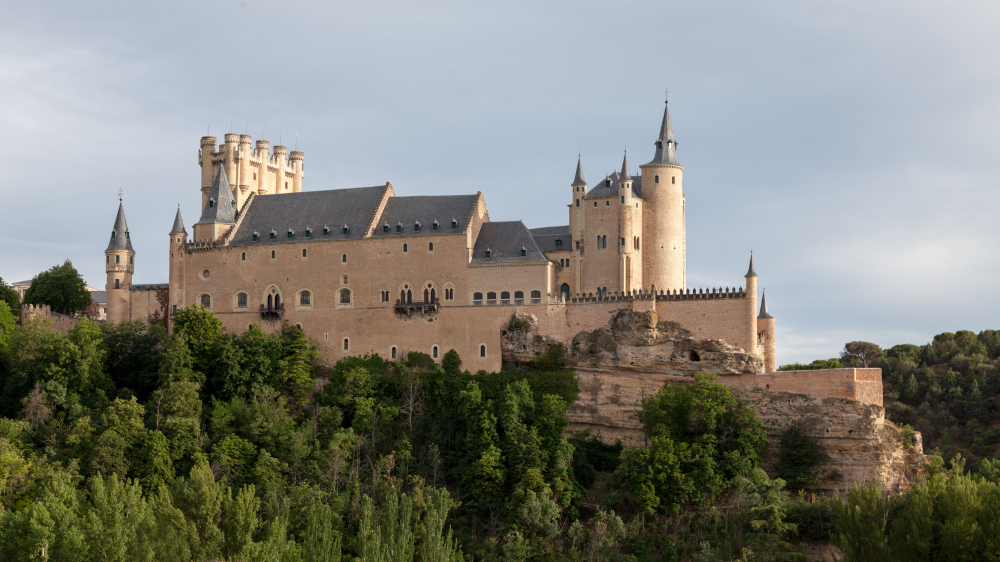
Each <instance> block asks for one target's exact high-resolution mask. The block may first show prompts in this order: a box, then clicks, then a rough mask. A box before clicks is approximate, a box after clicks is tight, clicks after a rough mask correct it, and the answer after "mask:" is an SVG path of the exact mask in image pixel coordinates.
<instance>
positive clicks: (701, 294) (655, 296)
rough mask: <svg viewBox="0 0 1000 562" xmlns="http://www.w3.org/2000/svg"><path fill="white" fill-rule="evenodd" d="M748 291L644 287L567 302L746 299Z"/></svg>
mask: <svg viewBox="0 0 1000 562" xmlns="http://www.w3.org/2000/svg"><path fill="white" fill-rule="evenodd" d="M745 298H747V292H746V290H744V289H743V287H740V288H738V289H737V288H736V287H733V288H732V289H730V288H729V287H725V290H723V287H719V288H718V289H716V288H714V287H713V288H711V289H694V290H692V289H674V290H673V292H671V291H670V290H667V291H666V292H664V291H662V290H661V291H660V292H658V293H657V292H656V291H653V290H650V291H645V290H642V289H637V290H633V291H632V292H631V293H618V291H614V292H610V291H609V292H607V293H598V294H597V295H595V294H594V293H584V294H582V295H581V294H580V293H576V294H575V295H572V296H571V297H570V298H567V299H566V304H580V303H595V302H597V303H603V302H633V301H652V300H657V301H669V300H703V299H745Z"/></svg>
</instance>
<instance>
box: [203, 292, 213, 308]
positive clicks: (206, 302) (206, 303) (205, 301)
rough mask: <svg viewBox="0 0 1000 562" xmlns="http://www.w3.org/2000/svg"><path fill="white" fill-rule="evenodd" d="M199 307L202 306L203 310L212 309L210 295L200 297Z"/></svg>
mask: <svg viewBox="0 0 1000 562" xmlns="http://www.w3.org/2000/svg"><path fill="white" fill-rule="evenodd" d="M201 306H204V307H205V308H212V297H211V295H202V296H201Z"/></svg>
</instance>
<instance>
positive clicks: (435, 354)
mask: <svg viewBox="0 0 1000 562" xmlns="http://www.w3.org/2000/svg"><path fill="white" fill-rule="evenodd" d="M431 356H432V357H434V359H437V358H438V346H436V345H435V346H434V349H433V352H432V354H431Z"/></svg>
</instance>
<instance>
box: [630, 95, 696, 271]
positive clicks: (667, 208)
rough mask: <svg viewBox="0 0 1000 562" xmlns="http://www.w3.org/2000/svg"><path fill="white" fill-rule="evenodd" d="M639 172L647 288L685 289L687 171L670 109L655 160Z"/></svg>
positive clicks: (663, 126) (641, 167) (643, 266)
mask: <svg viewBox="0 0 1000 562" xmlns="http://www.w3.org/2000/svg"><path fill="white" fill-rule="evenodd" d="M639 168H640V169H641V170H642V200H643V206H642V208H643V218H642V239H641V240H642V241H641V244H642V250H643V251H642V277H643V285H645V286H648V285H653V286H654V288H655V289H656V290H657V291H660V290H664V291H665V290H668V289H685V288H686V287H687V242H686V236H685V224H684V221H685V218H684V168H683V167H681V164H680V162H679V161H678V159H677V141H676V140H674V131H673V128H672V127H671V125H670V112H669V111H668V109H667V108H666V107H664V108H663V123H662V124H661V125H660V136H659V138H658V139H657V140H656V153H655V154H654V156H653V160H652V161H650V162H649V163H647V164H643V165H642V166H639Z"/></svg>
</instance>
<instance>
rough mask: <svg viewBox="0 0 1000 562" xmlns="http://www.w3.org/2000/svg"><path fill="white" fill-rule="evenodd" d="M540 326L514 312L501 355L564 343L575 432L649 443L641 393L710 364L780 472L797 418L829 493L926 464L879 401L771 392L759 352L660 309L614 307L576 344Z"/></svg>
mask: <svg viewBox="0 0 1000 562" xmlns="http://www.w3.org/2000/svg"><path fill="white" fill-rule="evenodd" d="M536 325H537V323H536V322H535V319H534V318H533V317H531V316H529V315H521V314H516V315H515V316H514V317H512V319H511V321H510V322H509V323H508V325H507V328H506V330H505V331H504V333H503V340H502V351H503V354H504V361H530V360H532V359H534V358H535V357H537V356H538V355H539V354H541V353H544V352H545V351H546V350H547V349H548V348H549V346H552V345H556V346H560V347H562V348H563V350H564V351H565V354H566V359H567V363H568V364H569V366H571V367H572V368H573V369H574V370H575V371H576V373H577V375H578V376H579V384H580V395H579V397H578V399H577V401H576V402H575V403H573V404H572V405H570V407H569V409H568V411H567V413H566V415H567V417H568V418H569V421H570V426H569V431H570V432H576V431H583V430H590V431H591V432H592V433H597V434H600V435H601V438H602V439H604V440H605V441H608V442H613V441H614V440H617V439H620V440H621V441H622V442H623V443H625V444H627V445H638V444H642V443H643V442H644V439H645V435H644V432H643V428H642V424H641V422H640V420H639V418H638V416H637V415H636V412H637V411H638V410H639V408H640V405H641V404H642V401H643V399H644V398H645V397H648V396H651V395H653V394H655V393H656V392H657V391H659V389H660V388H661V387H662V386H663V384H664V383H666V382H687V381H691V380H693V377H694V374H695V373H696V372H699V371H708V372H711V373H715V374H716V375H718V377H719V378H718V380H719V382H721V383H722V384H725V385H727V386H729V387H730V388H731V389H732V390H733V392H734V393H735V394H737V395H738V396H739V397H740V398H741V399H743V400H744V401H746V402H747V403H749V404H750V405H752V406H753V407H754V408H755V409H756V412H757V416H758V417H759V418H760V419H761V420H762V421H763V422H764V424H765V427H766V429H767V433H768V438H769V441H770V443H771V450H770V451H769V452H768V454H767V455H766V456H765V458H764V467H765V469H767V470H768V472H771V473H773V472H774V465H775V463H776V453H777V443H778V438H779V436H780V435H781V433H782V431H784V430H785V429H786V428H787V427H788V425H789V424H791V423H793V422H798V423H799V424H800V426H801V427H802V428H803V430H804V431H805V432H806V433H807V434H809V435H812V436H814V437H817V438H818V439H819V440H820V442H822V443H823V445H824V446H825V447H826V449H827V451H828V452H829V454H830V456H831V459H832V462H831V463H830V465H829V466H828V467H827V468H828V469H830V470H831V471H832V472H836V473H838V474H839V477H838V478H836V479H833V480H830V481H827V482H824V483H823V486H824V488H826V489H827V490H834V489H845V488H846V487H848V486H849V485H850V484H851V483H854V482H867V481H872V480H879V481H880V482H882V483H883V486H884V487H885V488H886V489H887V490H899V489H905V488H908V487H910V486H912V485H913V484H914V483H915V482H916V481H917V479H918V478H919V476H920V474H921V472H922V470H923V468H922V466H923V462H924V457H923V451H922V448H921V443H920V435H919V434H916V435H915V436H913V438H912V443H911V444H904V436H903V434H902V432H901V431H900V430H899V429H898V428H896V427H895V426H894V425H893V424H892V423H891V422H888V421H886V419H885V410H884V409H883V408H882V407H881V406H880V405H876V404H866V403H864V402H862V401H860V400H856V399H852V398H843V397H835V396H834V397H829V396H815V395H810V393H808V392H806V393H798V392H795V393H791V392H780V391H778V392H776V391H773V390H771V388H772V387H775V386H776V385H775V384H774V380H772V377H770V376H768V375H765V374H764V372H763V371H764V365H763V361H762V360H761V358H760V357H759V356H756V355H752V354H749V353H746V352H744V351H743V350H742V349H740V348H737V347H735V346H733V345H730V344H728V343H726V342H725V341H723V340H706V339H702V338H698V337H695V336H694V335H693V334H691V332H689V331H687V330H685V329H684V328H682V327H680V326H679V325H677V324H676V323H673V322H661V321H658V320H657V317H656V313H655V312H653V311H646V312H634V311H630V310H620V311H617V312H616V313H615V314H613V315H612V317H611V320H610V321H609V323H608V325H607V326H605V327H602V328H599V329H597V330H593V331H587V332H580V333H578V334H576V336H574V337H573V339H572V340H571V341H558V340H554V339H552V338H548V337H543V336H539V335H537V334H536V333H535V327H536ZM758 377H759V378H760V380H759V381H758V382H755V381H757V378H758ZM819 377H822V375H817V378H819ZM797 382H798V383H799V384H798V385H797V386H796V388H806V389H808V388H809V386H808V385H802V384H801V382H802V380H801V377H799V378H798V381H797ZM853 384H854V383H852V382H848V383H847V386H848V387H850V386H852V385H853Z"/></svg>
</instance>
